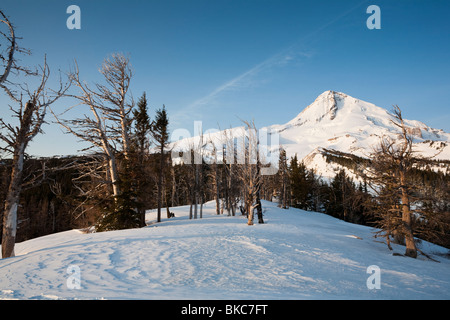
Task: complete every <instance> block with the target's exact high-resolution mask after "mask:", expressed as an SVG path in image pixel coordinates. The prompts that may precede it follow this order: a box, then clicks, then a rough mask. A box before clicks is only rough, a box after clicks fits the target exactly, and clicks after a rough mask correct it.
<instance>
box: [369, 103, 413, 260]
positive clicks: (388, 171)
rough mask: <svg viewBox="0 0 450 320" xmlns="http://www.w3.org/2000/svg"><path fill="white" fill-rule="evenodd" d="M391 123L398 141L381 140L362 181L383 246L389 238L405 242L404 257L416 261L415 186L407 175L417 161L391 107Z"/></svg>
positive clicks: (398, 112) (397, 113) (397, 110)
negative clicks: (370, 194) (370, 193)
mask: <svg viewBox="0 0 450 320" xmlns="http://www.w3.org/2000/svg"><path fill="white" fill-rule="evenodd" d="M391 122H392V123H393V124H394V125H395V126H396V127H398V128H399V129H400V133H399V135H398V140H394V139H392V138H390V137H384V138H382V139H381V141H380V143H379V144H378V145H377V146H376V147H375V148H374V151H373V152H372V154H371V156H370V166H369V167H368V168H367V174H366V175H364V177H365V178H367V179H368V181H369V182H370V186H371V188H372V189H373V190H374V191H375V192H376V193H377V196H378V202H377V203H378V209H379V210H380V212H379V214H380V216H379V217H380V218H381V223H380V227H381V228H382V229H383V230H384V232H385V236H386V239H387V244H388V246H389V248H391V246H390V240H389V237H390V236H394V237H396V238H397V239H400V240H399V241H400V242H403V240H404V242H405V244H406V252H405V255H406V256H409V257H413V258H416V257H417V247H416V244H415V242H414V236H413V223H412V210H411V197H412V194H413V193H414V189H415V185H414V184H413V183H411V179H410V174H411V170H412V169H413V167H414V166H415V164H416V163H417V162H418V161H419V157H418V156H417V155H415V154H414V151H413V148H412V137H411V136H410V135H409V134H408V130H407V127H406V124H405V122H404V120H403V117H402V113H401V110H400V108H399V107H398V106H394V111H393V119H392V120H391Z"/></svg>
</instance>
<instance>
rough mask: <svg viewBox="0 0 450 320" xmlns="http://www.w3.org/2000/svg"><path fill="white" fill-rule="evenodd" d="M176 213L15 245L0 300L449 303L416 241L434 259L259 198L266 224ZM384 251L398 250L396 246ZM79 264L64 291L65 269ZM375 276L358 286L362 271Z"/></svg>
mask: <svg viewBox="0 0 450 320" xmlns="http://www.w3.org/2000/svg"><path fill="white" fill-rule="evenodd" d="M214 206H215V203H214V202H209V203H207V204H206V205H205V207H204V210H203V219H197V220H189V219H188V214H189V207H188V206H183V207H177V208H172V209H171V211H172V212H174V213H175V215H176V217H175V218H171V219H169V220H167V219H164V215H163V222H161V223H152V222H154V221H155V220H156V213H155V211H150V212H148V214H147V220H148V222H149V226H147V227H145V228H141V229H130V230H122V231H111V232H104V233H92V234H83V233H80V232H79V231H77V230H72V231H67V232H62V233H58V234H53V235H48V236H45V237H41V238H37V239H32V240H29V241H25V242H23V243H19V244H17V245H16V257H14V258H9V259H4V260H1V261H0V298H2V299H449V298H450V268H449V266H450V260H449V259H446V258H444V257H443V256H441V255H436V253H447V252H448V250H447V249H445V248H442V247H439V246H435V245H432V244H428V243H426V242H423V244H422V249H423V250H425V252H427V253H429V254H433V258H435V259H437V260H439V261H440V263H436V262H433V261H430V260H428V259H426V258H425V257H423V256H419V258H418V259H411V258H406V257H401V256H393V255H392V252H390V251H389V250H388V249H387V247H386V245H385V244H384V243H381V241H374V238H373V229H372V228H368V227H364V226H359V225H354V224H349V223H346V222H343V221H340V220H337V219H334V218H332V217H330V216H327V215H324V214H320V213H314V212H305V211H302V210H298V209H289V210H283V209H279V208H277V207H276V204H274V203H270V202H266V201H264V202H263V207H264V209H265V216H264V219H265V222H266V224H263V225H258V224H255V225H254V226H247V224H246V219H245V217H241V216H236V217H228V216H226V215H220V216H217V215H215V210H214ZM394 251H395V252H398V253H403V251H404V247H401V246H395V247H394ZM73 265H76V266H78V267H79V270H80V272H79V275H78V276H79V280H80V288H79V289H71V286H70V285H68V280H69V279H70V277H73V276H74V274H72V273H68V272H67V271H68V268H69V266H73ZM370 265H376V266H378V267H379V268H380V270H381V279H380V280H381V281H380V282H381V289H379V290H377V289H373V290H370V289H368V287H367V285H366V281H367V278H368V277H369V276H370V274H368V273H367V268H368V267H369V266H370Z"/></svg>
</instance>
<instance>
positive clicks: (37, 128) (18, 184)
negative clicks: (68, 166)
mask: <svg viewBox="0 0 450 320" xmlns="http://www.w3.org/2000/svg"><path fill="white" fill-rule="evenodd" d="M40 73H41V78H40V83H39V85H38V87H37V88H36V89H35V90H30V89H29V88H28V86H27V85H26V84H25V85H20V86H17V88H16V89H14V90H11V89H10V88H8V91H7V92H8V95H9V96H10V98H11V99H12V100H13V103H14V104H15V105H16V107H11V106H10V109H11V111H12V112H13V114H14V117H16V118H17V119H18V124H17V125H15V124H12V123H7V122H5V121H4V120H3V119H0V130H1V131H0V140H2V141H3V142H4V143H5V144H6V146H5V147H2V148H1V149H2V150H3V151H6V152H7V153H10V154H11V155H12V157H13V161H12V171H11V180H10V184H9V187H8V192H7V196H6V200H5V207H4V216H3V236H2V257H3V258H7V257H12V256H14V244H15V238H16V229H17V208H18V205H19V197H20V193H21V191H22V182H23V164H24V157H25V150H26V148H27V146H28V144H29V142H30V141H31V140H32V139H33V138H34V137H35V136H36V135H37V134H39V133H41V132H42V130H41V126H42V124H43V123H44V118H45V115H46V111H47V108H48V107H49V106H50V105H51V104H53V103H54V102H55V101H56V100H58V99H59V98H60V97H61V96H63V95H64V94H65V92H66V91H67V89H68V88H69V86H70V82H68V83H66V84H64V85H63V83H62V81H61V80H60V88H59V90H57V91H53V90H49V89H47V80H48V79H49V76H50V69H49V68H48V65H47V61H46V60H45V59H44V66H43V67H41V72H40Z"/></svg>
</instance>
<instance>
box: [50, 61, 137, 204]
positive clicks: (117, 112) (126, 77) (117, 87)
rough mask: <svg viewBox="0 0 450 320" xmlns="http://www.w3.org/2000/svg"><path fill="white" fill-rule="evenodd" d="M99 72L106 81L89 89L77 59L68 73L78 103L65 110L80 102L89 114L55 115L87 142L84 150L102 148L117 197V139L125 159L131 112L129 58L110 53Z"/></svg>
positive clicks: (128, 147) (118, 189)
mask: <svg viewBox="0 0 450 320" xmlns="http://www.w3.org/2000/svg"><path fill="white" fill-rule="evenodd" d="M100 73H101V74H102V75H103V77H104V79H105V82H106V85H103V84H96V85H95V87H96V89H97V90H94V89H91V88H90V87H89V86H88V85H87V84H86V83H85V82H83V81H82V80H80V74H79V69H78V65H77V64H76V63H75V70H74V71H72V72H71V73H70V74H69V77H70V79H71V80H72V81H73V83H74V85H75V86H76V87H77V88H78V89H79V90H80V92H79V93H78V94H76V95H70V96H71V97H73V98H75V99H76V100H78V101H79V104H78V105H75V106H72V107H71V108H69V109H67V110H66V111H65V112H68V111H69V110H71V109H72V108H74V107H77V106H79V105H85V106H88V107H89V109H90V111H91V116H88V115H84V116H83V117H82V118H77V119H71V120H63V119H61V118H60V116H57V115H56V114H54V115H55V118H56V119H57V122H58V123H59V124H60V125H61V126H63V127H64V128H65V129H66V130H67V132H69V133H71V134H73V135H75V136H76V137H78V138H79V139H81V140H83V141H86V142H88V143H89V144H90V147H89V148H87V149H85V150H89V149H91V148H97V149H100V150H102V152H103V153H104V155H105V157H106V159H107V163H108V173H109V177H110V182H109V183H110V184H111V185H112V190H113V197H114V199H117V197H118V196H119V195H120V186H119V165H118V160H117V156H116V154H117V149H118V148H117V145H116V143H117V142H119V144H120V145H121V149H122V152H123V154H124V156H125V159H127V158H128V155H129V151H130V126H131V117H130V112H131V110H132V107H133V102H132V99H129V98H128V96H129V93H128V91H129V86H130V80H131V77H132V71H131V66H130V62H129V59H128V58H126V57H125V56H123V55H121V54H113V55H111V57H109V58H107V59H105V60H104V61H103V64H102V67H101V69H100ZM129 100H131V101H129Z"/></svg>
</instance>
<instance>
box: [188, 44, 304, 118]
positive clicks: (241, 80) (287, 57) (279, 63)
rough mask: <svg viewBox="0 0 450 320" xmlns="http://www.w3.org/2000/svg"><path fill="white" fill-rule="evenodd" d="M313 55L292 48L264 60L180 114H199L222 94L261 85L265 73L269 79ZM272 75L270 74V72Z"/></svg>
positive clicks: (190, 105) (193, 103)
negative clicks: (273, 73) (280, 70)
mask: <svg viewBox="0 0 450 320" xmlns="http://www.w3.org/2000/svg"><path fill="white" fill-rule="evenodd" d="M311 56H312V53H310V52H306V51H295V48H294V46H291V47H289V48H287V49H285V50H283V51H281V52H279V53H277V54H275V55H273V56H272V57H270V58H268V59H266V60H264V61H263V62H261V63H259V64H258V65H256V66H254V67H252V68H251V69H249V70H247V71H245V72H243V73H241V74H240V75H238V76H237V77H235V78H233V79H231V80H229V81H227V82H225V83H224V84H222V85H220V86H219V87H217V88H215V89H214V90H213V91H211V92H210V93H209V94H207V95H206V96H204V97H202V98H200V99H197V100H196V101H194V102H192V103H191V104H189V105H188V106H187V107H186V108H184V109H183V110H180V111H179V112H183V113H185V112H191V113H192V112H194V113H195V112H196V111H197V112H198V111H199V110H201V109H202V108H203V107H205V106H209V107H211V106H212V105H213V103H214V102H215V101H216V100H217V99H218V98H219V97H220V95H221V94H223V93H225V92H229V91H236V90H242V89H244V88H248V87H251V86H255V85H258V84H259V83H261V77H262V76H261V74H262V73H263V72H264V76H265V77H267V74H268V72H267V71H271V70H272V69H274V68H280V67H285V66H287V65H289V64H292V63H294V62H296V61H298V60H299V59H300V58H310V57H311ZM269 74H270V72H269Z"/></svg>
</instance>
